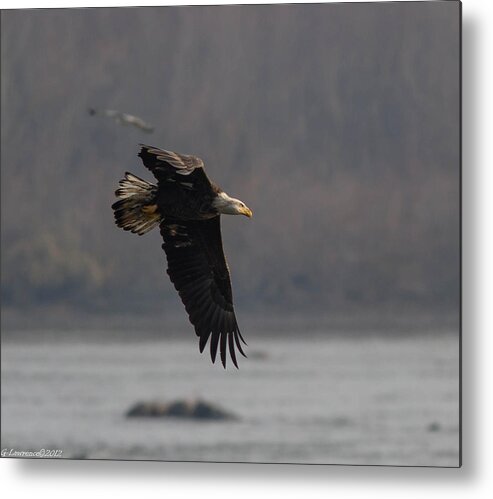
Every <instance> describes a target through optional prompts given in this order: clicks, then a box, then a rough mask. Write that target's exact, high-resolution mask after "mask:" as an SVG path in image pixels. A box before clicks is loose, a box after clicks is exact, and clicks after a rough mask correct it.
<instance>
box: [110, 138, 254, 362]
mask: <svg viewBox="0 0 493 499" xmlns="http://www.w3.org/2000/svg"><path fill="white" fill-rule="evenodd" d="M139 157H140V158H141V159H142V162H143V163H144V166H145V167H146V168H148V169H149V170H150V171H151V172H152V174H153V175H154V177H156V179H157V185H155V184H151V183H149V182H147V181H145V180H142V179H141V178H139V177H137V176H136V175H133V174H132V173H128V172H127V173H126V174H125V178H123V179H122V180H120V182H119V188H118V189H117V191H116V192H115V194H116V196H117V198H119V200H118V201H116V203H114V204H113V205H112V208H113V210H114V215H115V222H116V225H117V226H118V227H121V228H122V229H123V230H127V231H130V232H132V233H134V234H138V235H143V234H146V233H147V232H149V231H150V230H151V229H153V228H154V227H156V226H157V225H159V228H160V231H161V236H162V238H163V240H164V243H163V245H162V247H163V249H164V251H165V253H166V258H167V262H168V269H167V272H168V275H169V277H170V279H171V282H172V283H173V284H174V286H175V288H176V290H177V291H178V294H179V295H180V298H181V301H182V302H183V304H184V305H185V309H186V311H187V313H188V317H189V319H190V322H191V323H192V325H193V326H194V328H195V332H196V334H197V336H198V337H199V350H200V352H201V353H202V352H203V351H204V348H205V346H206V344H207V341H208V340H209V338H210V354H211V359H212V362H213V363H214V362H215V360H216V354H217V350H218V346H219V352H220V356H221V362H222V364H223V366H224V367H226V353H227V349H228V348H229V353H230V356H231V360H232V361H233V364H234V365H235V366H236V367H238V363H237V361H236V353H235V346H236V348H237V349H238V351H239V352H240V353H241V354H242V355H243V356H245V357H246V355H245V353H244V352H243V349H242V346H241V343H242V342H243V343H245V344H246V342H245V340H244V339H243V337H242V335H241V333H240V330H239V328H238V323H237V321H236V316H235V311H234V307H233V294H232V289H231V280H230V275H229V269H228V265H227V263H226V258H225V256H224V251H223V245H222V240H221V227H220V217H221V214H227V215H245V216H247V217H251V216H252V211H251V210H250V208H248V207H247V206H246V205H245V204H244V203H243V202H242V201H240V200H239V199H235V198H232V197H230V196H228V195H227V194H226V193H225V192H224V191H223V190H222V189H220V188H219V187H218V186H217V185H215V184H214V183H213V182H211V181H210V180H209V178H208V177H207V175H206V173H205V170H204V162H203V161H202V160H201V159H200V158H198V157H196V156H188V155H184V154H178V153H176V152H171V151H165V150H162V149H158V148H157V147H151V146H146V145H142V144H141V149H140V152H139Z"/></svg>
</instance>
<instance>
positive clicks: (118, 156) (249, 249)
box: [1, 2, 460, 314]
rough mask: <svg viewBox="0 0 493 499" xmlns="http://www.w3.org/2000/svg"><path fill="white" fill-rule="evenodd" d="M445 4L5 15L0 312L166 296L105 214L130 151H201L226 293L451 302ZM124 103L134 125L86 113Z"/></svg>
mask: <svg viewBox="0 0 493 499" xmlns="http://www.w3.org/2000/svg"><path fill="white" fill-rule="evenodd" d="M458 16H459V4H458V3H456V2H437V3H434V2H420V3H408V2H403V3H388V4H385V3H384V4H373V5H372V4H356V5H349V4H333V5H330V4H329V5H310V6H296V5H294V6H255V7H249V6H241V7H240V6H226V7H193V8H187V7H183V8H180V7H176V8H141V9H80V10H57V9H53V10H33V11H3V12H2V18H1V29H2V32H1V42H2V47H1V50H2V52H1V57H2V58H1V70H2V73H1V91H2V94H1V104H2V107H1V120H2V121H1V124H2V129H1V145H2V148H1V208H2V210H1V250H2V259H1V271H2V280H1V283H2V306H3V307H4V308H9V309H12V310H20V311H23V310H26V309H29V308H30V307H36V306H43V307H44V306H48V305H56V306H61V307H66V308H67V307H68V308H69V309H73V310H79V311H86V312H98V313H106V312H108V313H110V312H119V311H127V312H132V313H136V314H137V313H142V314H151V313H153V312H156V311H159V310H162V309H163V308H168V309H173V310H174V309H175V307H176V309H177V310H179V312H180V313H181V312H182V310H181V305H180V304H179V301H178V298H177V296H176V295H175V292H174V289H173V288H172V285H171V284H170V282H169V280H168V279H167V276H166V274H165V255H164V253H163V252H162V250H161V247H160V237H159V234H158V232H157V231H155V233H152V234H149V235H147V236H144V237H142V238H139V237H137V236H133V235H130V234H128V233H124V232H123V231H121V230H119V229H117V228H116V227H115V225H114V223H113V214H112V211H111V209H110V206H111V204H112V202H113V200H114V197H113V193H114V190H115V187H116V185H117V182H118V180H119V179H120V178H121V177H122V175H123V173H124V172H125V171H126V170H129V171H132V172H134V173H136V174H137V175H140V176H143V177H144V178H147V179H150V174H149V173H148V172H147V171H146V170H145V169H144V168H143V166H142V165H141V164H140V160H139V159H138V158H137V156H136V154H137V152H138V146H137V144H138V143H139V142H147V143H150V144H152V145H156V146H159V147H163V148H167V149H172V150H176V151H180V152H184V153H193V154H196V155H199V156H201V157H202V158H203V159H204V161H205V162H206V165H207V171H208V173H209V175H210V177H211V178H212V179H214V180H216V181H217V183H218V184H219V185H221V186H222V187H223V188H224V189H225V190H226V191H227V192H228V193H230V194H231V195H233V196H235V197H239V198H241V199H242V200H244V201H245V202H246V203H247V204H248V205H249V206H250V207H251V208H252V209H253V211H254V218H253V219H252V220H247V219H245V218H243V217H236V218H230V219H224V218H225V217H223V219H224V220H223V237H224V244H225V250H226V253H227V257H228V260H229V263H230V267H231V269H232V275H233V287H234V292H235V298H236V302H237V304H238V305H240V306H241V307H243V309H244V310H253V311H268V310H277V311H283V310H288V309H289V310H290V311H296V312H303V311H307V310H308V311H312V312H321V311H327V310H329V311H330V310H334V311H341V310H354V309H372V310H378V309H379V308H382V309H384V308H385V309H388V308H389V307H390V308H391V309H394V310H396V311H398V310H402V309H417V310H423V311H425V310H426V311H430V310H431V311H433V310H439V311H443V310H456V309H457V307H458V302H459V279H460V275H459V215H460V212H459V58H458V57H459V44H458V37H459V17H458ZM92 106H94V107H107V108H113V109H118V110H121V111H125V112H129V113H133V114H136V115H138V116H141V117H142V118H143V119H145V120H146V121H148V122H149V123H151V124H153V125H154V126H155V127H156V131H155V133H154V134H153V135H147V134H143V133H142V132H140V131H139V130H137V129H133V128H125V127H120V126H118V125H116V124H115V123H113V122H112V121H111V120H105V119H102V118H98V117H90V116H89V115H88V113H87V108H88V107H92Z"/></svg>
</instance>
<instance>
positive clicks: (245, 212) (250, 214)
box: [242, 206, 253, 218]
mask: <svg viewBox="0 0 493 499" xmlns="http://www.w3.org/2000/svg"><path fill="white" fill-rule="evenodd" d="M242 214H243V215H245V216H246V217H248V218H252V217H253V211H252V210H251V209H250V208H248V206H245V208H243V210H242Z"/></svg>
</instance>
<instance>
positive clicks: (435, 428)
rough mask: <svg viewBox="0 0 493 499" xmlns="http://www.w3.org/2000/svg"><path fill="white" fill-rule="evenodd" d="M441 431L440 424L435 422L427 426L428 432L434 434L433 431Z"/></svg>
mask: <svg viewBox="0 0 493 499" xmlns="http://www.w3.org/2000/svg"><path fill="white" fill-rule="evenodd" d="M441 429H442V427H441V426H440V423H437V422H436V421H434V422H433V423H430V424H429V425H428V431H432V432H435V431H440V430H441Z"/></svg>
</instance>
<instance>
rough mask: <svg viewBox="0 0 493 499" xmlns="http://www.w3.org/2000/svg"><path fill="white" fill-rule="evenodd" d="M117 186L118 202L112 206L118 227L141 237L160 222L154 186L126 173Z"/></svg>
mask: <svg viewBox="0 0 493 499" xmlns="http://www.w3.org/2000/svg"><path fill="white" fill-rule="evenodd" d="M118 185H119V188H118V189H117V190H116V192H115V195H116V197H118V198H119V200H118V201H117V202H116V203H114V204H113V205H112V208H113V211H114V215H115V222H116V225H118V227H121V228H122V229H123V230H128V231H130V232H132V233H134V234H138V235H139V236H141V235H143V234H146V233H147V232H149V231H150V230H151V229H153V228H154V227H155V226H156V225H158V224H159V223H160V222H161V218H162V217H161V214H160V213H159V209H158V206H157V204H156V194H157V187H156V186H155V185H154V184H151V183H149V182H147V181H145V180H142V179H141V178H139V177H137V176H135V175H133V174H131V173H128V172H127V173H125V178H123V179H121V180H120V182H119V184H118Z"/></svg>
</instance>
